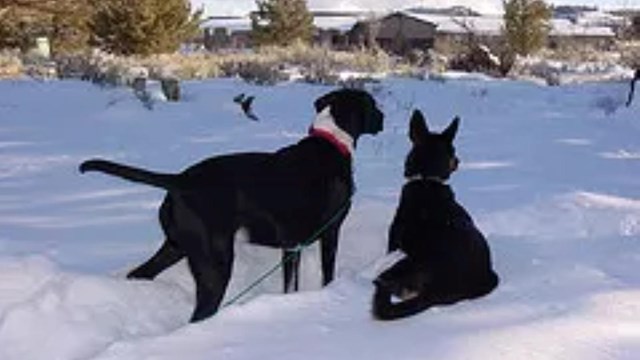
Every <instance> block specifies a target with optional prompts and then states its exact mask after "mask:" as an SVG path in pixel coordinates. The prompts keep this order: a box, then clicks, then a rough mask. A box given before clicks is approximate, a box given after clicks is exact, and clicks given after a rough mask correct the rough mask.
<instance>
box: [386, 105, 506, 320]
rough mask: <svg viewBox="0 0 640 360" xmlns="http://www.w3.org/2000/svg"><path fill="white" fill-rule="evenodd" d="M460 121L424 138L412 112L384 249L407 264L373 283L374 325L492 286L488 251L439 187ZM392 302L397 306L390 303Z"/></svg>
mask: <svg viewBox="0 0 640 360" xmlns="http://www.w3.org/2000/svg"><path fill="white" fill-rule="evenodd" d="M458 124H459V119H458V118H455V119H454V120H453V122H452V123H451V125H449V127H447V129H446V130H444V131H443V132H442V133H441V134H435V133H431V132H429V130H428V128H427V124H426V122H425V120H424V117H423V116H422V113H420V112H419V111H417V110H416V111H414V113H413V115H412V117H411V124H410V138H411V141H412V143H413V147H412V149H411V151H410V152H409V154H408V155H407V158H406V163H405V176H406V177H407V178H408V179H409V180H408V182H407V183H406V184H405V185H404V187H403V189H402V195H401V199H400V204H399V206H398V209H397V211H396V214H395V218H394V219H393V223H392V225H391V228H390V232H389V248H388V250H389V251H390V252H391V251H395V250H397V249H400V250H402V251H403V252H404V253H405V254H406V257H405V258H403V259H402V260H400V261H399V262H397V263H396V264H394V265H393V266H392V267H391V268H389V269H388V270H386V271H384V272H383V273H382V274H380V275H379V276H378V277H377V278H376V279H375V281H374V284H375V288H376V289H375V294H374V298H373V315H374V316H375V317H376V318H378V319H381V320H392V319H397V318H401V317H406V316H410V315H413V314H416V313H418V312H420V311H423V310H425V309H427V308H429V307H431V306H434V305H443V304H452V303H455V302H457V301H460V300H464V299H472V298H476V297H479V296H483V295H486V294H488V293H489V292H491V291H492V290H493V289H494V288H495V287H496V286H497V285H498V276H497V275H496V273H495V272H494V271H493V269H492V265H491V256H490V252H489V246H488V244H487V241H486V240H485V238H484V236H483V235H482V233H481V232H480V231H479V230H478V229H477V228H476V226H475V225H474V223H473V220H472V219H471V217H470V216H469V214H468V213H467V212H466V211H465V210H464V208H463V207H462V206H461V205H460V204H458V203H457V202H456V201H455V198H454V195H453V192H452V190H451V188H450V187H449V186H448V185H446V184H445V183H444V181H446V180H447V179H448V178H449V176H450V175H451V173H452V172H453V171H455V170H456V168H457V166H458V158H457V157H456V154H455V149H454V147H453V139H454V137H455V135H456V132H457V129H458ZM392 295H395V296H397V297H399V298H401V299H402V301H400V302H397V303H393V302H392V301H391V296H392Z"/></svg>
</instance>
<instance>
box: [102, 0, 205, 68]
mask: <svg viewBox="0 0 640 360" xmlns="http://www.w3.org/2000/svg"><path fill="white" fill-rule="evenodd" d="M92 1H94V6H95V14H94V18H93V22H92V30H93V33H94V36H95V39H94V41H95V43H96V44H97V45H98V46H100V47H102V48H104V49H105V50H107V51H111V52H114V53H117V54H122V55H133V54H138V55H150V54H160V53H171V52H175V51H176V50H178V48H179V46H180V44H182V43H183V42H184V41H186V40H189V39H191V38H193V37H195V36H196V35H197V33H198V31H199V24H200V17H201V15H202V11H196V12H195V13H192V12H191V6H190V3H189V1H188V0H92Z"/></svg>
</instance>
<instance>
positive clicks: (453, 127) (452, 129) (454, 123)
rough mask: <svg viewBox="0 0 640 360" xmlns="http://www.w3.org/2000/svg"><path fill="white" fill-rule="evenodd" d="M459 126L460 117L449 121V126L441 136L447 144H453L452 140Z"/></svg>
mask: <svg viewBox="0 0 640 360" xmlns="http://www.w3.org/2000/svg"><path fill="white" fill-rule="evenodd" d="M459 125H460V117H458V116H456V117H454V118H453V120H451V124H449V126H447V128H446V129H444V131H443V132H442V136H444V137H445V138H446V139H447V140H448V141H449V142H453V139H454V138H455V137H456V133H457V132H458V126H459Z"/></svg>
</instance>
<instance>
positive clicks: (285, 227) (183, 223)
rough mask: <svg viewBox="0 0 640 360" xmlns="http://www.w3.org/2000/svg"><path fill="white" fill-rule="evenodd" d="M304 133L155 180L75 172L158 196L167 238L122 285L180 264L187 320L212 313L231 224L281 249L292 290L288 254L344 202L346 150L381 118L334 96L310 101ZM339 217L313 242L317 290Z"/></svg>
mask: <svg viewBox="0 0 640 360" xmlns="http://www.w3.org/2000/svg"><path fill="white" fill-rule="evenodd" d="M315 107H316V111H317V116H316V119H315V121H314V123H313V125H312V127H311V131H310V135H309V136H307V137H305V138H304V139H302V140H301V141H300V142H298V143H297V144H294V145H291V146H288V147H285V148H283V149H280V150H279V151H277V152H275V153H245V154H232V155H224V156H217V157H212V158H209V159H206V160H204V161H202V162H200V163H198V164H195V165H193V166H191V167H189V168H187V169H186V170H184V171H183V172H181V173H179V174H160V173H155V172H151V171H148V170H144V169H139V168H134V167H131V166H126V165H121V164H116V163H113V162H110V161H105V160H90V161H86V162H84V163H83V164H82V165H81V166H80V170H81V171H82V172H85V171H100V172H104V173H107V174H111V175H115V176H119V177H122V178H125V179H128V180H131V181H136V182H141V183H144V184H149V185H152V186H157V187H160V188H163V189H166V190H167V192H168V193H167V196H166V197H165V199H164V201H163V203H162V206H161V207H160V211H159V217H160V224H161V225H162V229H163V231H164V233H165V236H166V240H165V242H164V243H163V244H162V247H161V248H160V249H159V250H158V251H157V253H156V254H155V255H154V256H153V257H151V259H149V260H148V261H147V262H146V263H144V264H143V265H141V266H139V267H138V268H136V269H134V270H133V271H131V272H130V273H129V275H128V276H129V277H130V278H137V279H152V278H154V277H155V276H156V275H157V274H159V273H160V272H161V271H163V270H164V269H166V268H167V267H169V266H171V265H173V264H175V263H176V262H178V260H180V259H182V258H183V257H186V258H187V260H188V264H189V269H190V270H191V274H192V275H193V278H194V280H195V283H196V307H195V310H194V311H193V314H192V317H191V321H198V320H202V319H205V318H207V317H209V316H211V315H213V314H214V313H215V312H216V311H217V309H218V307H219V305H220V302H221V301H222V299H223V296H224V293H225V290H226V288H227V284H228V282H229V279H230V277H231V270H232V265H233V258H234V254H233V239H234V234H235V232H236V230H237V229H238V228H239V227H245V228H247V229H248V230H249V235H250V236H249V237H250V242H251V243H254V244H259V245H264V246H270V247H276V248H280V249H283V257H286V258H289V256H290V255H292V257H293V260H292V261H290V262H286V263H285V267H284V277H285V279H284V280H285V281H284V287H285V291H289V290H291V281H292V280H293V281H294V284H293V286H294V289H297V283H298V281H297V278H298V276H297V274H298V266H299V256H298V254H297V253H296V252H293V253H292V252H291V251H288V250H287V249H294V248H295V247H296V246H297V245H299V244H300V243H302V242H304V241H306V240H307V238H308V237H309V236H312V235H313V234H314V232H316V231H317V230H318V229H320V228H321V227H322V226H323V225H324V224H325V223H326V222H327V221H328V220H329V219H330V218H332V217H334V216H335V214H336V213H337V212H338V211H339V210H340V209H341V208H344V207H345V205H347V206H348V205H349V204H350V202H349V201H350V196H351V193H352V190H353V178H352V157H351V152H352V151H353V148H354V147H355V144H356V141H357V140H358V138H359V137H360V136H361V135H363V134H376V133H378V132H380V131H381V130H382V120H383V114H382V112H381V111H380V110H379V109H378V107H377V106H376V103H375V100H374V99H373V97H372V96H371V95H370V94H368V93H366V92H365V91H361V90H352V89H342V90H337V91H333V92H331V93H329V94H326V95H324V96H322V97H321V98H319V99H318V100H316V102H315ZM341 214H342V215H341V217H340V218H338V219H337V221H335V222H334V223H332V224H331V226H330V227H328V228H327V229H326V230H325V231H324V233H322V234H321V235H320V238H321V243H320V246H321V257H322V258H321V260H322V261H321V262H322V277H323V283H324V284H325V285H326V284H327V283H329V282H330V281H331V280H332V279H333V276H334V265H335V255H336V250H337V246H338V232H339V229H340V226H341V224H342V221H343V220H344V218H345V217H346V215H347V212H346V211H344V212H342V213H341Z"/></svg>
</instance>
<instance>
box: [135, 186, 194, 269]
mask: <svg viewBox="0 0 640 360" xmlns="http://www.w3.org/2000/svg"><path fill="white" fill-rule="evenodd" d="M172 210H173V201H172V200H171V198H170V197H166V198H165V200H164V201H163V202H162V205H161V206H160V211H159V218H160V225H162V230H163V231H164V233H165V236H166V237H167V239H166V240H165V242H164V243H163V244H162V246H161V247H160V249H158V251H157V252H156V253H155V254H154V255H153V256H152V257H151V258H150V259H149V260H147V262H145V263H144V264H142V265H140V266H138V267H137V268H135V269H134V270H132V271H131V272H129V274H128V275H127V278H129V279H146V280H151V279H153V278H154V277H156V275H158V274H159V273H160V272H162V271H163V270H164V269H166V268H168V267H170V266H171V265H173V264H175V263H177V262H178V261H179V260H180V259H182V258H183V257H184V251H182V250H181V249H180V248H179V247H178V244H177V243H176V242H175V239H176V235H177V234H175V226H173V222H172V215H173V214H172V212H173V211H172Z"/></svg>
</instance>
